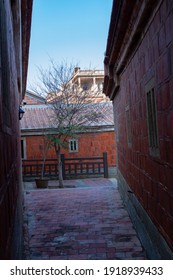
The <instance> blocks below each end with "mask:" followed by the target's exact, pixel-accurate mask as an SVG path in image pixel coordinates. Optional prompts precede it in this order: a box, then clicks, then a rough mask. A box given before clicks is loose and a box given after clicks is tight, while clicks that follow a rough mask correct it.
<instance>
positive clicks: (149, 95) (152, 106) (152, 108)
mask: <svg viewBox="0 0 173 280" xmlns="http://www.w3.org/2000/svg"><path fill="white" fill-rule="evenodd" d="M145 91H146V102H147V125H148V140H149V150H150V155H152V156H159V145H158V131H157V110H156V100H155V91H154V82H153V79H152V80H150V82H149V83H148V84H147V85H146V87H145Z"/></svg>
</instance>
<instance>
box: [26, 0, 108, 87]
mask: <svg viewBox="0 0 173 280" xmlns="http://www.w3.org/2000/svg"><path fill="white" fill-rule="evenodd" d="M111 8H112V0H34V5H33V15H32V29H31V41H30V56H29V69H28V85H29V84H33V82H34V81H35V79H36V77H37V74H38V72H37V66H42V67H44V68H46V67H47V66H48V64H49V60H50V58H49V57H51V58H52V59H54V60H55V61H56V62H58V61H62V60H67V61H69V62H73V63H74V64H76V63H77V64H78V65H79V66H80V67H81V68H82V69H87V68H90V69H91V68H94V69H103V59H104V52H105V50H106V41H107V35H108V28H109V22H110V16H111Z"/></svg>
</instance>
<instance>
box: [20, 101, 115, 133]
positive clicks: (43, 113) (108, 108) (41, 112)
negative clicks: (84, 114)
mask: <svg viewBox="0 0 173 280" xmlns="http://www.w3.org/2000/svg"><path fill="white" fill-rule="evenodd" d="M89 106H91V109H90V110H96V111H97V112H98V110H100V111H101V112H103V114H104V119H102V120H100V121H97V122H93V123H90V124H88V126H90V127H94V126H97V127H100V126H113V124H114V122H113V108H112V103H111V102H108V103H104V104H103V103H94V104H92V105H89ZM23 109H24V111H25V114H24V116H23V118H22V120H21V121H20V124H21V130H28V131H29V130H40V129H47V128H51V127H52V128H53V125H52V116H53V110H52V108H51V105H46V104H45V105H26V106H23Z"/></svg>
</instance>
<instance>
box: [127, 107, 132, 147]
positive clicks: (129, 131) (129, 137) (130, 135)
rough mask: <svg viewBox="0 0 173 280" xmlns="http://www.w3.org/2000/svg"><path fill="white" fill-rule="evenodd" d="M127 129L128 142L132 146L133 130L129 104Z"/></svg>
mask: <svg viewBox="0 0 173 280" xmlns="http://www.w3.org/2000/svg"><path fill="white" fill-rule="evenodd" d="M126 130H127V143H128V146H129V147H131V145H132V131H131V121H130V110H129V106H127V107H126Z"/></svg>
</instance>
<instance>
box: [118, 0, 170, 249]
mask: <svg viewBox="0 0 173 280" xmlns="http://www.w3.org/2000/svg"><path fill="white" fill-rule="evenodd" d="M172 8H173V7H172V1H162V4H161V5H160V7H159V9H158V10H157V12H156V13H155V16H154V17H153V18H152V21H151V23H150V25H149V27H148V29H147V32H146V33H145V35H144V36H143V40H142V41H141V43H140V44H139V46H138V48H137V49H136V51H135V53H134V55H133V57H132V59H131V60H130V62H129V64H127V65H126V67H125V69H124V71H123V72H122V74H121V75H120V90H119V92H118V93H117V95H116V97H115V99H114V110H115V112H116V124H117V129H116V131H117V135H116V137H117V152H118V168H119V171H120V174H121V175H120V176H122V177H123V178H124V179H125V181H126V183H127V184H128V186H130V188H131V190H132V191H133V192H134V194H135V195H136V197H137V198H138V200H139V202H140V203H141V205H142V206H143V207H144V209H145V211H146V212H147V213H148V215H149V217H150V218H151V220H152V222H154V224H155V226H156V227H157V229H158V230H159V232H160V233H161V234H162V236H163V237H164V238H165V240H166V241H167V243H168V244H169V246H170V247H171V248H173V192H172V190H173V186H172V183H173V91H172V87H173V32H172V26H173V13H172ZM152 79H153V84H154V92H155V97H156V111H157V120H156V121H157V127H158V150H159V151H158V154H157V155H151V153H150V152H149V151H150V146H149V138H148V126H147V105H146V90H145V87H146V85H147V83H148V82H149V81H150V80H152ZM128 110H129V117H128V119H127V113H126V112H127V111H128ZM127 124H128V125H127ZM129 129H130V130H131V141H130V142H131V143H129V139H128V130H129ZM120 181H122V180H120Z"/></svg>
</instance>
